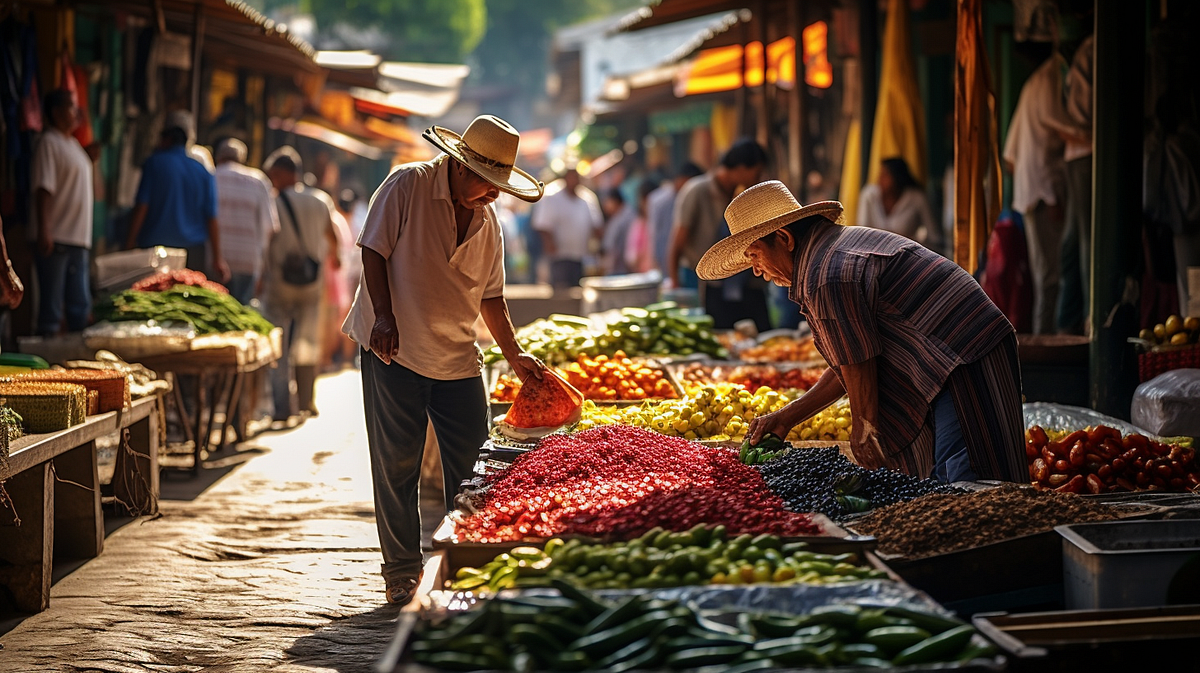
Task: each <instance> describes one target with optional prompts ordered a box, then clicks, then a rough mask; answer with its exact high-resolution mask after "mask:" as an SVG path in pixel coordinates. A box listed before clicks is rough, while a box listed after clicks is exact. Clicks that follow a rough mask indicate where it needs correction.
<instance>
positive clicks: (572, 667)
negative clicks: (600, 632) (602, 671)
mask: <svg viewBox="0 0 1200 673" xmlns="http://www.w3.org/2000/svg"><path fill="white" fill-rule="evenodd" d="M550 667H551V668H553V669H554V670H556V671H582V670H586V669H588V668H591V667H592V660H591V659H589V658H588V657H587V655H586V654H584V653H583V652H560V653H559V654H557V655H555V656H554V657H552V658H551V659H550Z"/></svg>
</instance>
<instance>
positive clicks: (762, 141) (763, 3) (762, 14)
mask: <svg viewBox="0 0 1200 673" xmlns="http://www.w3.org/2000/svg"><path fill="white" fill-rule="evenodd" d="M754 20H755V22H756V23H758V43H759V44H761V45H762V89H761V91H762V99H761V100H760V104H759V106H758V124H757V126H758V128H757V129H756V131H757V133H755V135H756V136H757V139H758V144H759V145H762V146H763V147H765V148H767V152H768V154H769V153H770V151H771V83H770V82H768V81H767V71H768V70H770V67H769V65H770V64H769V63H768V61H769V59H768V58H767V37H768V33H767V20H768V19H767V0H759V2H758V8H757V11H756V12H755V16H754ZM776 74H778V73H776Z"/></svg>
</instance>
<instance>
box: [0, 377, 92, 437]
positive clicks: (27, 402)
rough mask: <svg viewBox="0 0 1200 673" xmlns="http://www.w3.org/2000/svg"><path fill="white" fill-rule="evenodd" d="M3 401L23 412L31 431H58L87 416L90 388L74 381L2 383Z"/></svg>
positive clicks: (0, 389)
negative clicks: (88, 391)
mask: <svg viewBox="0 0 1200 673" xmlns="http://www.w3.org/2000/svg"><path fill="white" fill-rule="evenodd" d="M0 404H3V405H4V406H6V407H8V408H10V409H12V410H13V411H15V412H17V413H18V414H20V416H21V419H22V420H23V422H24V426H25V428H26V429H27V430H29V432H34V433H43V432H58V431H60V430H66V429H67V428H70V427H72V426H75V425H79V424H80V423H83V422H84V420H85V419H86V418H87V389H86V388H84V387H83V386H81V385H76V384H74V383H26V382H20V383H0Z"/></svg>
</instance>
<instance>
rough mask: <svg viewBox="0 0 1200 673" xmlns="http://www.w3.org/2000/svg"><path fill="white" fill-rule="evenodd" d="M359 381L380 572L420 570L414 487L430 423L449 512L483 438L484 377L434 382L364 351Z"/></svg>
mask: <svg viewBox="0 0 1200 673" xmlns="http://www.w3.org/2000/svg"><path fill="white" fill-rule="evenodd" d="M362 381H363V409H364V412H365V415H366V419H367V444H368V445H369V447H370V452H371V479H372V482H373V484H374V489H375V525H376V526H377V527H378V528H379V546H380V547H381V548H382V549H383V561H384V562H383V577H384V579H385V580H386V581H388V582H395V581H398V580H401V579H405V578H412V577H417V576H418V575H419V574H420V572H421V510H420V499H419V496H418V488H419V486H420V483H421V460H422V459H423V457H424V454H425V431H426V428H427V423H428V422H429V421H433V430H434V432H435V434H436V435H437V440H438V447H439V450H440V451H441V455H442V478H443V480H444V482H445V490H446V510H447V511H449V510H451V509H453V507H454V496H455V495H456V494H457V493H458V486H459V484H460V483H462V481H463V480H464V479H469V478H470V477H471V470H472V468H473V467H474V465H475V460H476V458H477V457H478V456H479V450H480V449H481V448H482V447H483V443H484V442H485V441H486V440H487V398H486V396H485V394H484V389H483V377H480V376H476V377H473V378H469V379H459V380H456V381H439V380H436V379H431V378H427V377H424V376H421V375H420V374H417V373H416V372H414V371H412V370H411V369H408V368H406V367H403V366H401V365H399V364H397V363H394V362H393V363H392V364H390V365H388V364H384V363H383V361H382V360H380V359H379V358H378V357H377V356H376V355H375V354H374V353H371V352H370V351H366V350H363V351H362Z"/></svg>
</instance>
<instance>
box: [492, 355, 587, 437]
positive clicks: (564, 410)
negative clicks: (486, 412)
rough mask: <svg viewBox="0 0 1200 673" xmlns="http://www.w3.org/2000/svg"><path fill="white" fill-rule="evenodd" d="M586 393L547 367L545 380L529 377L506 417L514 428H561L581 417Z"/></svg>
mask: <svg viewBox="0 0 1200 673" xmlns="http://www.w3.org/2000/svg"><path fill="white" fill-rule="evenodd" d="M582 406H583V394H582V393H580V392H579V391H578V390H576V389H575V387H574V386H572V385H571V384H570V383H567V382H566V380H565V379H563V377H561V376H559V375H558V374H557V373H555V372H553V371H551V370H549V369H546V370H543V372H542V378H541V380H538V379H537V378H536V377H534V376H530V377H528V378H527V379H525V381H524V383H522V384H521V390H520V392H518V393H517V399H516V400H514V401H513V405H512V408H510V409H509V410H508V414H507V415H506V416H505V417H504V422H505V423H507V424H508V425H511V426H512V427H514V428H559V427H562V426H564V425H567V424H568V423H571V422H572V421H574V420H578V419H579V409H580V407H582Z"/></svg>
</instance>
